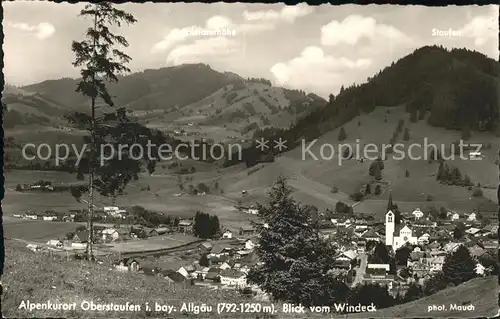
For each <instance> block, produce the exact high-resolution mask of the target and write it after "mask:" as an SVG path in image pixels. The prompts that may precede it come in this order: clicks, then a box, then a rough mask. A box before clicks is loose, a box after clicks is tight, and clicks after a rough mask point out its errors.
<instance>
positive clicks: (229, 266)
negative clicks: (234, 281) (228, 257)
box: [219, 261, 232, 270]
mask: <svg viewBox="0 0 500 319" xmlns="http://www.w3.org/2000/svg"><path fill="white" fill-rule="evenodd" d="M219 268H220V269H221V270H226V269H231V268H232V267H231V265H230V264H229V262H228V261H225V262H223V263H222V265H220V266H219Z"/></svg>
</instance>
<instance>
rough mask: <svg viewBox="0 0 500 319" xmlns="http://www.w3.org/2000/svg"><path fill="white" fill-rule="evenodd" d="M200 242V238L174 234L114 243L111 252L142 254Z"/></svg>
mask: <svg viewBox="0 0 500 319" xmlns="http://www.w3.org/2000/svg"><path fill="white" fill-rule="evenodd" d="M199 240H200V239H199V238H197V237H193V236H189V235H183V234H173V235H168V236H160V237H152V238H148V239H143V240H134V241H126V242H116V243H113V245H112V246H113V247H110V248H109V250H110V251H112V252H120V253H132V252H141V251H148V250H158V249H168V248H174V247H177V246H181V245H186V244H189V243H193V242H196V241H199Z"/></svg>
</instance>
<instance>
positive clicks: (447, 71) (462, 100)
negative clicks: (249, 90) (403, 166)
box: [290, 46, 500, 140]
mask: <svg viewBox="0 0 500 319" xmlns="http://www.w3.org/2000/svg"><path fill="white" fill-rule="evenodd" d="M498 75H499V66H498V63H497V62H496V61H495V60H493V59H491V58H488V57H486V56H485V55H483V54H481V53H479V52H476V51H470V50H467V49H453V50H451V51H449V50H446V49H445V48H443V47H438V46H425V47H422V48H420V49H417V50H415V51H414V52H413V53H412V54H410V55H407V56H405V57H403V58H401V59H399V60H398V61H397V62H395V63H392V64H391V66H388V67H386V68H385V69H383V70H382V71H380V72H378V73H377V74H376V75H374V76H373V77H372V78H368V81H367V82H366V83H364V84H361V85H353V86H351V87H348V88H346V89H343V88H342V89H341V92H340V93H339V95H338V96H336V97H333V99H331V101H329V103H328V104H327V105H326V106H325V107H324V108H322V109H320V110H317V111H315V112H313V113H312V114H310V115H309V116H307V117H305V118H303V119H301V120H300V121H299V122H298V123H297V125H295V126H294V127H293V128H292V129H291V130H290V133H291V135H292V136H293V137H294V139H293V140H295V139H297V138H299V137H300V136H308V137H311V138H315V137H318V136H320V135H322V134H324V133H326V132H328V131H330V130H332V129H333V128H336V127H339V126H341V125H342V124H344V123H346V122H348V121H349V120H351V119H352V118H354V117H355V116H357V115H359V114H360V113H370V112H371V111H373V110H374V109H375V107H377V106H399V105H405V107H406V110H407V112H409V113H410V114H412V116H413V117H418V118H419V119H423V118H427V121H428V123H429V124H430V125H432V126H436V127H444V128H447V129H454V130H462V129H471V130H477V131H495V132H498V130H499V114H500V103H499V102H500V100H499V95H498V93H497V92H498V90H499V89H500V83H499V81H498ZM426 115H428V116H427V117H426Z"/></svg>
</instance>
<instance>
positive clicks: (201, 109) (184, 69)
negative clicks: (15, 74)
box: [21, 64, 326, 137]
mask: <svg viewBox="0 0 500 319" xmlns="http://www.w3.org/2000/svg"><path fill="white" fill-rule="evenodd" d="M77 82H78V80H77V79H68V78H64V79H59V80H49V81H44V82H41V83H37V84H33V85H29V86H24V87H22V88H21V89H22V90H24V91H26V92H37V93H36V94H37V95H38V96H40V97H43V98H45V99H50V100H52V101H55V102H56V103H59V104H61V105H65V106H66V107H67V109H68V112H69V111H71V110H79V111H82V110H85V109H86V108H88V100H87V99H86V98H85V97H83V96H82V95H81V94H79V93H77V92H75V88H76V85H77ZM108 88H109V92H110V94H111V95H112V96H114V97H115V98H114V102H115V104H116V105H119V106H124V107H127V108H128V109H130V110H132V111H133V113H132V114H133V115H134V116H136V117H137V118H138V119H139V120H140V121H144V122H145V123H147V124H149V125H150V126H155V127H161V128H163V129H167V123H168V124H171V123H173V122H177V123H184V124H185V123H187V122H195V123H197V124H200V125H206V126H209V127H211V128H213V127H219V128H222V127H223V126H228V128H227V131H228V132H226V133H227V134H225V133H224V132H222V134H218V135H221V137H224V136H223V135H226V136H225V137H227V136H230V135H238V136H239V135H241V134H242V133H243V135H244V134H246V133H250V132H253V131H255V130H256V129H257V128H262V127H269V126H270V124H271V123H272V124H273V126H276V127H289V126H290V125H292V124H294V123H295V122H296V120H297V119H298V118H300V117H303V116H305V115H307V114H308V113H309V112H311V111H313V110H315V109H317V108H319V107H322V106H324V104H325V103H326V101H325V100H324V99H322V98H321V97H319V96H317V95H315V94H309V95H306V93H305V92H302V91H294V90H287V89H283V88H278V87H273V86H272V85H271V83H270V81H268V80H265V79H244V78H242V77H241V76H239V75H237V74H235V73H231V72H224V73H221V72H218V71H215V70H213V69H211V68H210V66H208V65H206V64H184V65H180V66H175V67H168V68H161V69H158V70H145V71H142V72H138V73H133V74H130V75H127V76H123V77H121V78H120V80H119V82H118V83H111V84H109V85H108ZM175 127H178V126H175ZM171 129H172V130H174V128H171ZM212 131H213V130H212ZM224 131H225V130H224ZM217 137H219V136H217Z"/></svg>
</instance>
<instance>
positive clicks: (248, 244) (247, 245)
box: [245, 239, 255, 250]
mask: <svg viewBox="0 0 500 319" xmlns="http://www.w3.org/2000/svg"><path fill="white" fill-rule="evenodd" d="M254 248H255V244H254V242H253V241H252V240H250V239H249V240H247V241H246V242H245V249H247V250H252V249H254Z"/></svg>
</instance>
